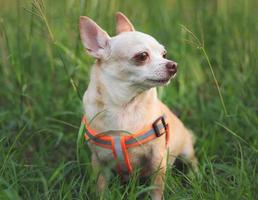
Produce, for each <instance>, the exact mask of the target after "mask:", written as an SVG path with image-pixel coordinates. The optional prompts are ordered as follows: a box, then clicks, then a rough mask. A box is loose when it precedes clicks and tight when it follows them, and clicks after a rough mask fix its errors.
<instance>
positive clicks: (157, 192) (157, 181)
mask: <svg viewBox="0 0 258 200" xmlns="http://www.w3.org/2000/svg"><path fill="white" fill-rule="evenodd" d="M153 167H154V168H153V170H155V171H154V172H155V174H154V179H153V184H154V186H155V189H153V190H152V192H151V199H152V200H162V199H163V191H164V186H165V175H166V159H165V158H163V159H162V160H158V161H157V160H156V161H154V165H153Z"/></svg>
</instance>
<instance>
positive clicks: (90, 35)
mask: <svg viewBox="0 0 258 200" xmlns="http://www.w3.org/2000/svg"><path fill="white" fill-rule="evenodd" d="M80 35H81V40H82V43H83V46H84V47H85V49H86V50H87V52H88V53H89V54H90V55H92V56H93V57H95V58H98V59H102V58H105V57H106V56H107V54H108V51H109V39H110V37H109V35H108V34H107V33H106V32H105V31H104V30H102V29H101V28H100V27H99V26H98V25H97V24H96V23H95V22H94V21H93V20H91V19H90V18H88V17H85V16H81V17H80Z"/></svg>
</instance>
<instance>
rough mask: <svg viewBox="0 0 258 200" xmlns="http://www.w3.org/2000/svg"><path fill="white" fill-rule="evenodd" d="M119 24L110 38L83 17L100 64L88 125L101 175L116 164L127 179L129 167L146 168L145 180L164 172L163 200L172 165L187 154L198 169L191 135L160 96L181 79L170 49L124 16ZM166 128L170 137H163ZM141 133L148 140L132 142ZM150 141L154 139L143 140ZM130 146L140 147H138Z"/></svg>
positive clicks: (88, 95) (87, 102)
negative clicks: (161, 88) (168, 53)
mask: <svg viewBox="0 0 258 200" xmlns="http://www.w3.org/2000/svg"><path fill="white" fill-rule="evenodd" d="M116 22H117V24H116V30H117V35H116V36H114V37H110V36H109V35H108V34H107V33H106V32H105V31H103V30H102V29H101V28H100V27H99V26H98V25H97V24H96V23H95V22H94V21H92V20H91V19H90V18H88V17H81V18H80V34H81V39H82V42H83V45H84V47H85V49H86V50H87V52H88V53H89V54H90V55H91V56H93V57H94V58H96V59H97V62H96V64H95V65H93V67H92V71H91V77H90V83H89V86H88V89H87V90H86V92H85V94H84V97H83V104H84V109H85V117H86V119H87V120H88V121H90V120H92V119H93V118H94V120H92V121H91V123H90V124H89V123H88V122H86V121H85V123H86V124H87V125H88V126H87V127H88V133H89V135H88V137H90V138H89V139H92V142H89V146H90V149H91V151H92V164H93V168H94V169H97V170H100V169H101V168H102V167H104V166H105V165H106V164H107V163H111V162H114V160H116V161H117V162H120V173H121V175H122V176H123V174H126V173H127V171H126V170H124V169H121V168H123V167H125V169H128V170H133V169H135V168H139V167H140V168H142V169H145V175H151V174H153V173H155V172H157V171H158V174H157V175H156V176H155V178H154V185H155V186H156V189H154V190H153V191H152V193H151V197H152V199H155V200H160V199H162V196H163V190H164V176H165V172H166V164H167V161H168V162H169V164H171V165H172V164H173V162H174V161H175V158H176V157H177V156H178V155H183V156H185V158H187V159H188V160H189V161H190V162H191V163H192V165H193V167H194V168H195V169H196V168H197V159H196V158H195V153H194V148H193V143H194V141H193V136H192V134H191V132H190V131H189V130H188V129H186V128H185V127H184V125H183V123H182V122H181V121H180V120H179V119H178V118H177V117H176V116H175V115H174V114H173V113H172V112H171V111H170V110H169V109H168V107H167V106H166V105H164V104H163V103H162V102H161V101H160V100H159V99H158V97H157V91H156V87H157V86H162V85H166V84H168V83H169V82H170V80H171V79H172V78H174V77H175V75H176V72H177V63H175V62H174V61H171V60H168V59H167V58H166V50H165V49H164V47H163V46H162V45H161V44H159V43H158V42H157V41H156V40H155V39H154V38H153V37H151V36H150V35H147V34H144V33H141V32H137V31H135V30H134V27H133V25H132V24H131V22H130V21H129V20H128V19H127V18H126V17H125V16H124V15H123V14H122V13H117V14H116ZM162 116H166V119H165V118H163V117H162ZM157 119H158V121H157ZM155 121H156V122H157V124H154V122H155ZM163 122H164V123H163ZM158 123H159V124H158ZM162 124H163V125H164V127H163V128H164V130H165V131H164V130H163V133H164V132H165V133H166V134H163V133H162V134H160V132H161V130H159V127H161V125H162ZM154 125H159V126H156V127H155V126H154ZM146 127H147V128H146ZM148 127H149V129H148ZM157 128H158V130H157ZM119 130H120V131H119ZM121 130H125V131H128V132H130V133H132V135H130V134H129V136H128V133H125V132H123V131H121ZM144 130H145V132H144ZM112 131H113V132H112ZM139 131H140V132H141V134H142V136H141V137H138V139H139V140H140V141H137V142H138V143H139V145H137V144H136V143H137V142H136V141H133V139H132V137H134V136H135V137H136V136H137V134H134V133H135V132H139ZM96 133H103V134H104V135H108V134H109V136H104V137H103V139H102V140H101V139H99V138H100V137H102V136H103V135H102V136H98V135H96ZM90 134H92V135H90ZM94 134H95V135H94ZM148 134H149V135H148ZM154 134H156V136H157V137H156V136H155V135H154ZM126 135H127V136H126ZM123 136H125V137H123ZM98 137H99V138H98ZM129 137H130V138H131V139H130V138H129ZM144 137H148V138H149V139H144V140H142V138H144ZM96 138H98V139H96ZM114 138H115V139H114ZM121 138H123V139H121ZM124 138H125V139H124ZM129 140H130V141H129ZM116 141H118V142H117V143H116ZM130 142H131V143H132V142H134V146H133V145H132V146H133V147H132V148H131V147H130V145H131V144H130ZM101 143H102V144H101ZM105 143H108V144H109V145H110V146H108V145H107V146H105V145H106V144H105ZM166 143H167V144H166ZM101 145H102V146H101ZM129 147H130V148H129ZM119 155H120V157H119ZM167 158H168V159H167ZM119 159H120V160H119ZM123 161H125V162H124V163H121V162H123ZM118 164H119V163H118ZM123 164H124V166H123ZM146 169H147V170H146ZM106 181H107V180H106V177H105V176H104V174H100V176H99V179H98V188H99V190H100V191H103V190H104V188H105V186H106Z"/></svg>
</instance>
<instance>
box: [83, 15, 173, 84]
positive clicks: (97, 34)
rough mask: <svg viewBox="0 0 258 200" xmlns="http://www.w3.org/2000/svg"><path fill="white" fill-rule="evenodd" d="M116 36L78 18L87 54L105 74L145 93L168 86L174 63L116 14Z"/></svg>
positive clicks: (158, 45) (87, 19)
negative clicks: (96, 60) (96, 61)
mask: <svg viewBox="0 0 258 200" xmlns="http://www.w3.org/2000/svg"><path fill="white" fill-rule="evenodd" d="M116 31H117V35H116V36H114V37H110V36H109V35H108V34H107V33H106V32H105V31H103V30H102V29H101V28H100V27H99V26H98V25H97V24H96V23H95V22H94V21H92V20H91V19H90V18H88V17H80V35H81V39H82V42H83V45H84V47H85V48H86V50H87V52H88V53H89V54H90V55H91V56H93V57H95V58H96V59H98V60H99V61H100V62H99V63H101V65H100V68H101V70H103V72H104V74H106V75H107V76H109V77H111V78H112V79H117V80H121V81H124V82H127V83H129V84H130V85H131V86H137V87H141V88H144V89H148V88H152V87H156V86H160V85H165V84H168V83H169V81H170V79H171V78H173V77H174V76H175V75H176V72H177V63H176V62H174V61H171V60H168V59H167V58H166V50H165V48H164V47H163V46H162V45H161V44H160V43H159V42H157V40H155V39H154V38H153V37H151V36H150V35H147V34H144V33H142V32H138V31H135V30H134V27H133V25H132V24H131V22H130V21H129V20H128V19H127V18H126V17H125V16H124V15H123V14H122V13H120V12H119V13H117V14H116Z"/></svg>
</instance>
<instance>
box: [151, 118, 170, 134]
mask: <svg viewBox="0 0 258 200" xmlns="http://www.w3.org/2000/svg"><path fill="white" fill-rule="evenodd" d="M160 121H161V122H162V125H163V126H164V129H165V131H163V132H160V129H159V125H158V123H159V122H160ZM152 126H153V129H154V131H155V133H156V136H157V137H160V136H162V135H164V134H165V133H166V132H167V124H166V121H165V118H164V116H161V117H159V118H158V119H156V120H155V121H154V122H153V124H152Z"/></svg>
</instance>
